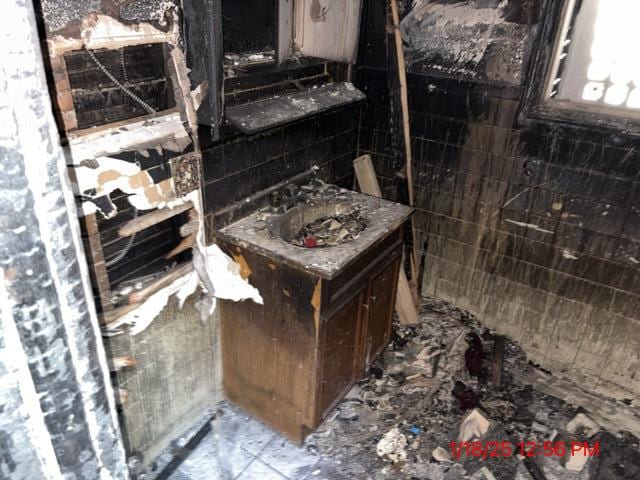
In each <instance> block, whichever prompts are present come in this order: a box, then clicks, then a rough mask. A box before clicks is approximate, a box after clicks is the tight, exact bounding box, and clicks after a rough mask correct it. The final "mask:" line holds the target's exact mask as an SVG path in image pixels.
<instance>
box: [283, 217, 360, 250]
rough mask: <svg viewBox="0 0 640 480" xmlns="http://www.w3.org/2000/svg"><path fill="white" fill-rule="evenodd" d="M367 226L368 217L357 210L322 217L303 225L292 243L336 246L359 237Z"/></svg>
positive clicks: (312, 245) (306, 246)
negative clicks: (364, 216)
mask: <svg viewBox="0 0 640 480" xmlns="http://www.w3.org/2000/svg"><path fill="white" fill-rule="evenodd" d="M366 227H367V221H366V219H365V218H363V217H362V216H361V215H360V213H359V212H358V211H357V210H354V211H352V212H349V213H345V214H340V215H335V216H332V217H322V218H319V219H318V220H316V221H314V222H312V223H309V224H307V225H305V226H304V227H302V228H301V229H300V232H299V233H298V234H297V235H296V236H295V237H294V239H293V240H291V244H292V245H296V246H298V247H305V248H321V247H335V246H336V245H341V244H343V243H346V242H349V241H351V240H354V239H356V238H358V235H360V233H361V232H362V231H363V230H364V229H365V228H366Z"/></svg>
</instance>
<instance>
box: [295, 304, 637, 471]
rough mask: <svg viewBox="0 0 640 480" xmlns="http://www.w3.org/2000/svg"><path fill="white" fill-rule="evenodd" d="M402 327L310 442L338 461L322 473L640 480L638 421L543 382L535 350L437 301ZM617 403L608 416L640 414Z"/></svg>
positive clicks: (312, 447)
mask: <svg viewBox="0 0 640 480" xmlns="http://www.w3.org/2000/svg"><path fill="white" fill-rule="evenodd" d="M394 330H395V331H394V337H393V341H392V344H391V345H390V346H389V347H388V348H387V350H386V351H385V352H384V354H383V355H382V356H381V358H379V359H378V361H377V362H376V363H375V364H374V365H373V366H372V367H371V369H370V375H369V377H368V378H367V379H365V380H363V381H361V382H360V383H359V384H357V385H356V386H355V387H354V388H353V389H352V390H351V391H350V392H349V394H348V395H347V396H346V398H345V400H343V402H342V403H341V404H340V405H339V406H338V408H336V409H335V410H334V412H333V413H332V414H331V415H330V416H329V418H328V419H327V420H326V421H325V422H324V423H323V425H321V426H320V428H319V429H318V430H317V431H316V432H315V433H314V434H312V435H311V436H309V437H308V439H307V442H306V445H307V448H308V449H310V450H312V451H316V452H318V453H319V454H320V455H321V456H322V457H323V458H325V459H326V462H327V465H328V466H327V467H325V468H324V469H323V472H322V474H321V475H319V476H318V477H317V478H327V479H334V478H335V479H337V478H339V479H347V478H358V479H375V480H378V479H396V478H397V479H420V480H457V479H474V480H482V479H486V480H494V479H496V480H512V479H518V480H530V479H533V480H544V479H547V480H552V479H568V480H592V479H593V480H596V479H597V480H614V479H615V480H622V479H629V480H631V479H639V478H640V453H639V452H640V450H639V440H638V438H637V437H636V436H634V435H633V434H632V433H630V432H628V431H625V430H626V429H627V428H631V427H630V426H628V425H618V426H617V428H609V427H610V426H605V425H604V424H605V423H606V422H602V424H600V423H599V422H598V421H596V420H594V418H596V419H600V418H601V417H600V416H598V414H597V412H590V411H587V410H585V409H584V408H583V407H579V406H577V405H575V404H569V403H567V402H566V401H564V400H562V399H560V398H557V397H556V396H551V395H549V394H546V393H542V392H541V391H540V390H542V389H543V388H539V387H540V384H537V385H536V387H535V388H534V386H532V385H531V384H529V383H527V381H526V379H528V378H531V377H532V373H535V372H536V371H538V370H539V369H538V368H536V367H535V366H534V365H532V364H530V363H529V362H528V361H527V358H526V354H525V353H524V352H523V351H522V350H521V349H520V348H519V347H518V346H517V345H516V344H514V343H512V342H510V341H509V340H508V339H507V338H505V337H500V336H497V335H495V334H493V333H492V332H490V331H489V330H487V329H485V328H482V327H481V326H479V325H478V323H477V322H476V321H475V319H474V318H473V317H472V316H470V315H469V314H468V313H466V312H464V311H462V310H459V309H456V308H454V307H452V306H450V305H449V304H447V303H445V302H440V301H437V300H433V299H426V300H425V301H424V304H423V309H422V314H421V321H420V323H418V324H417V325H410V326H401V325H395V326H394ZM545 375H546V373H545ZM603 401H604V400H603ZM606 402H608V403H605V405H608V407H607V408H606V410H607V412H606V415H605V417H606V416H607V415H609V416H610V417H612V418H613V417H614V415H613V414H612V410H616V409H627V410H629V411H631V412H634V413H633V415H632V416H630V417H628V418H635V419H638V420H640V414H639V413H638V409H637V406H636V407H634V406H629V405H626V404H624V403H623V402H618V401H614V400H611V399H607V400H606ZM639 425H640V423H639ZM634 427H635V426H634ZM635 433H636V434H637V433H638V432H637V430H635ZM465 445H469V446H470V447H472V446H473V445H475V446H476V447H478V446H480V447H482V448H481V449H480V450H478V449H477V448H476V450H472V449H471V450H466V449H465ZM577 445H580V446H581V448H579V449H578V448H577V447H576V446H577ZM508 446H510V448H511V451H509V450H508V449H507V447H508ZM496 447H497V448H496ZM596 447H597V451H596ZM482 449H484V450H485V451H484V452H483V451H482ZM323 475H324V476H323Z"/></svg>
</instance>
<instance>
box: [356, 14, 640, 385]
mask: <svg viewBox="0 0 640 480" xmlns="http://www.w3.org/2000/svg"><path fill="white" fill-rule="evenodd" d="M426 3H427V2H413V3H412V5H414V6H420V5H422V6H423V7H424V8H425V10H423V11H422V14H424V15H425V16H428V11H429V9H430V8H432V9H436V10H437V15H436V17H437V18H440V19H442V15H445V20H446V15H447V13H446V12H447V11H449V10H452V9H453V10H455V11H458V12H462V11H463V10H464V12H466V13H464V12H463V13H464V14H465V15H470V16H474V15H478V14H480V15H485V16H486V17H487V18H494V19H499V20H498V23H500V24H502V25H504V24H505V22H506V23H508V19H511V20H509V21H513V22H516V23H518V25H519V27H518V28H517V29H513V30H512V32H515V31H516V30H517V31H519V32H520V34H518V35H519V38H515V39H513V38H511V39H510V38H509V36H503V37H501V40H500V42H501V44H502V46H503V47H506V50H504V51H503V52H502V53H500V52H498V53H496V52H495V51H494V53H493V54H492V55H491V59H492V62H493V63H492V64H491V67H489V65H488V64H487V61H486V60H487V58H486V57H483V60H482V61H479V62H477V63H474V64H473V67H474V68H473V69H470V68H467V67H469V66H470V65H469V64H467V65H466V66H465V65H464V64H461V63H460V62H459V61H457V60H456V59H451V58H449V57H447V55H448V54H449V53H450V52H451V50H452V49H453V48H454V47H455V42H454V44H450V45H448V46H447V48H446V49H444V48H443V49H440V48H435V49H434V48H433V47H434V46H437V45H438V41H440V40H442V41H444V39H443V38H439V39H438V38H436V39H435V41H434V42H433V43H432V44H431V45H430V46H429V47H428V48H427V47H425V48H423V49H421V50H420V51H419V52H417V53H415V52H414V53H411V52H409V59H408V70H409V74H408V86H409V105H410V110H411V138H412V146H413V151H414V169H415V172H414V177H415V190H416V207H417V209H418V211H417V214H416V227H417V230H418V241H419V245H420V247H421V253H422V254H424V255H425V258H426V265H427V271H426V273H425V283H424V291H425V292H426V293H428V294H430V295H435V296H437V297H441V298H444V299H446V300H448V301H451V302H453V303H455V304H457V305H459V306H461V307H464V308H467V309H469V310H470V311H472V312H473V313H475V314H477V315H478V316H479V318H480V319H481V320H482V321H483V322H484V323H485V324H486V325H488V326H490V327H492V328H496V329H497V330H499V331H501V332H503V333H506V334H509V335H511V336H512V337H513V338H514V339H516V340H519V341H521V342H522V344H523V346H524V347H525V349H526V350H527V351H528V353H529V355H530V357H531V358H532V359H533V360H534V361H535V362H538V363H541V364H542V365H544V366H545V367H547V368H549V369H551V370H552V371H555V372H570V373H571V375H572V376H573V377H574V379H577V380H578V381H582V382H584V385H586V386H589V387H596V388H599V389H601V390H603V391H606V392H608V393H612V394H614V395H618V396H620V397H623V396H625V395H626V396H629V392H634V393H635V394H637V393H640V382H639V381H638V379H637V377H636V374H635V372H636V371H637V369H638V367H640V358H639V356H638V351H640V350H639V348H638V347H639V346H640V311H638V309H637V306H638V305H639V303H638V302H639V300H640V275H639V271H638V264H639V263H640V257H638V253H639V251H640V210H639V208H640V205H639V201H638V198H640V197H638V193H640V190H639V185H640V184H639V182H638V181H639V175H640V152H639V151H638V150H637V148H636V146H635V145H636V144H637V140H638V139H637V137H635V136H633V135H631V134H627V133H623V132H622V131H620V130H615V128H602V127H597V128H596V127H589V126H587V125H582V126H580V125H575V124H569V123H563V122H561V121H533V120H527V118H526V112H524V111H523V109H522V106H521V105H522V104H523V98H524V96H525V95H526V93H527V90H528V88H529V87H530V85H531V84H532V82H533V81H534V78H532V77H531V76H527V75H526V74H525V73H526V72H528V71H529V67H530V66H531V65H530V64H529V63H528V62H527V58H528V57H527V56H523V57H522V58H520V60H519V61H518V62H517V64H516V65H515V66H516V67H517V68H515V69H514V68H513V67H514V64H513V60H514V59H513V56H512V55H510V54H509V53H507V52H508V50H509V49H508V47H509V46H510V45H513V46H514V50H513V51H515V52H518V51H519V48H520V45H521V41H523V40H525V39H526V41H527V42H529V43H533V41H532V38H533V37H532V35H533V33H535V31H536V30H537V28H538V27H537V25H536V24H535V16H532V15H533V13H535V11H530V12H529V13H527V12H528V10H527V11H525V10H526V8H525V7H527V6H528V7H527V8H529V7H531V6H535V5H533V4H536V3H537V2H524V1H514V2H506V3H505V2H502V3H503V5H505V7H504V9H502V10H501V9H500V8H497V7H496V8H494V7H491V4H492V2H486V1H485V2H473V1H464V2H446V1H440V2H430V3H431V6H430V7H428V8H427V7H426ZM480 3H482V4H483V7H482V8H483V9H485V10H483V11H482V12H475V11H472V10H470V8H471V9H476V8H480V7H479V4H480ZM493 3H496V4H497V3H498V2H493ZM377 4H378V2H368V6H367V12H368V13H367V16H368V17H367V19H366V22H365V23H366V25H365V32H364V38H363V41H362V49H361V60H362V62H361V63H362V65H361V66H360V67H359V68H358V71H357V81H356V86H357V87H358V88H360V89H362V90H363V91H364V92H365V93H367V95H368V99H367V101H366V103H365V104H364V106H363V111H362V116H361V118H362V121H361V125H360V145H359V147H360V151H359V153H360V154H363V153H371V155H372V158H373V162H374V165H375V168H376V171H377V174H378V176H379V179H380V183H381V186H382V187H383V190H384V193H385V195H386V196H387V197H389V198H395V197H396V196H397V181H396V179H395V171H396V170H397V169H398V165H399V164H401V163H402V159H401V158H400V155H399V152H401V149H400V150H399V148H398V145H400V147H401V145H402V143H401V140H400V142H399V141H398V138H401V133H402V132H401V130H400V128H401V127H400V125H401V124H400V123H399V122H398V111H399V110H398V108H397V104H396V103H395V99H394V97H393V96H391V95H389V91H390V90H389V87H390V86H394V85H397V83H396V82H397V80H396V78H395V75H396V70H395V69H396V66H395V59H394V58H392V59H387V58H386V55H385V52H386V51H393V48H394V45H393V43H390V44H389V48H388V49H385V48H384V45H385V40H386V37H387V33H385V19H384V16H385V11H384V7H380V6H379V5H377ZM438 5H440V7H442V8H440V7H438ZM518 5H519V6H520V7H521V8H520V10H518V8H516V7H518ZM491 8H494V11H493V12H491V11H488V10H487V9H491ZM536 8H538V6H536ZM505 9H506V10H505ZM523 9H524V10H523ZM507 10H509V11H511V12H512V14H511V16H506V13H505V12H506V11H507ZM518 11H519V12H520V13H518ZM514 12H515V13H514ZM405 13H406V12H405ZM449 13H450V12H449ZM516 13H518V14H517V15H516ZM414 14H415V12H414ZM414 16H415V15H414ZM507 17H508V18H507ZM425 18H426V17H425ZM431 18H432V19H433V17H431ZM465 18H467V19H468V18H470V17H464V16H459V17H457V18H456V19H452V20H451V22H452V23H453V24H455V25H457V27H456V28H457V29H454V31H455V32H457V33H456V34H457V35H459V36H462V37H465V38H467V37H468V38H473V37H474V35H480V34H482V32H479V31H476V30H477V28H479V27H478V26H477V25H476V26H472V25H470V26H469V28H467V29H465V28H460V25H461V24H462V23H464V22H466V20H465ZM424 21H428V18H426V19H425V20H424ZM445 23H446V21H445ZM523 25H524V27H523ZM447 31H450V30H447ZM436 33H437V32H436ZM440 34H442V32H440ZM510 35H511V34H510ZM514 35H515V33H514ZM518 35H516V36H518ZM391 41H393V40H392V38H391ZM500 42H499V43H500ZM413 45H414V46H415V45H416V43H414V44H413ZM372 46H376V48H373V47H372ZM409 48H412V47H411V45H409ZM439 53H442V54H441V55H438V54H439ZM414 54H415V55H414ZM416 55H417V56H416ZM418 57H420V58H421V60H420V61H419V62H414V60H415V58H418ZM463 67H464V68H463ZM502 67H504V68H502ZM465 68H466V70H465ZM490 69H497V71H504V72H514V71H517V72H520V73H519V74H518V75H520V76H518V77H516V76H512V77H511V79H508V81H505V79H504V78H502V79H501V78H492V77H491V75H490V73H491V71H490ZM523 119H524V121H523ZM399 158H400V161H399Z"/></svg>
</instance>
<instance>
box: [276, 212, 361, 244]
mask: <svg viewBox="0 0 640 480" xmlns="http://www.w3.org/2000/svg"><path fill="white" fill-rule="evenodd" d="M345 216H347V217H348V216H351V217H358V218H359V219H360V220H361V222H362V224H363V225H362V227H361V228H360V229H359V230H358V231H357V232H356V235H349V236H345V239H344V240H336V241H334V242H332V243H331V245H318V247H326V248H332V247H336V246H338V245H342V244H344V243H347V242H349V241H353V240H355V239H356V238H357V234H359V233H360V232H362V231H363V230H364V229H365V228H366V224H367V223H368V221H367V218H366V217H364V216H363V215H361V212H360V211H359V210H358V209H357V208H354V206H353V204H351V203H349V202H335V201H322V202H318V203H313V204H307V203H301V204H298V205H297V206H295V207H294V208H292V209H291V210H289V211H288V212H286V213H283V214H281V215H278V216H276V217H275V218H274V219H273V221H272V222H270V225H269V229H270V230H271V232H272V233H273V234H274V235H277V236H280V238H282V239H283V240H284V241H285V242H287V243H290V244H292V245H293V246H296V247H298V248H303V247H302V246H299V245H297V244H296V243H294V242H295V241H296V240H298V239H299V238H300V237H301V236H302V231H303V229H305V227H308V226H309V225H312V224H314V223H317V222H319V221H320V220H323V219H326V222H323V223H330V222H331V219H335V218H336V217H338V218H342V217H345Z"/></svg>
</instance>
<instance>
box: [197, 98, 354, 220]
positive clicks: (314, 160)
mask: <svg viewBox="0 0 640 480" xmlns="http://www.w3.org/2000/svg"><path fill="white" fill-rule="evenodd" d="M359 114H360V106H359V105H349V106H346V107H342V108H338V109H335V110H332V111H329V112H326V113H323V114H320V115H317V116H313V117H310V118H307V119H304V120H301V121H298V122H295V123H291V124H288V125H285V126H282V127H279V128H275V129H272V130H269V131H266V132H264V133H260V134H257V135H252V136H246V135H237V134H236V135H231V136H228V137H227V138H226V139H225V140H224V141H222V142H221V143H219V144H217V145H211V146H210V147H209V148H206V149H205V150H204V152H203V170H204V183H205V185H204V199H205V215H206V216H207V217H208V219H210V218H211V215H212V214H213V213H214V212H217V211H218V210H220V209H223V208H225V207H227V206H229V205H231V204H232V203H234V202H238V201H240V200H243V199H244V198H246V197H248V196H249V195H252V194H253V193H256V192H258V191H260V190H264V189H265V188H268V187H270V186H272V185H275V184H276V183H279V182H281V181H284V180H286V179H287V178H291V177H293V176H295V175H297V174H299V173H302V172H304V171H305V170H308V169H309V168H311V167H313V166H317V167H319V169H320V170H319V172H318V175H319V177H320V178H321V179H322V180H324V181H327V182H331V183H338V184H341V185H347V186H351V185H352V184H353V166H352V165H353V159H354V158H355V157H356V153H357V148H358V122H359Z"/></svg>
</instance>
